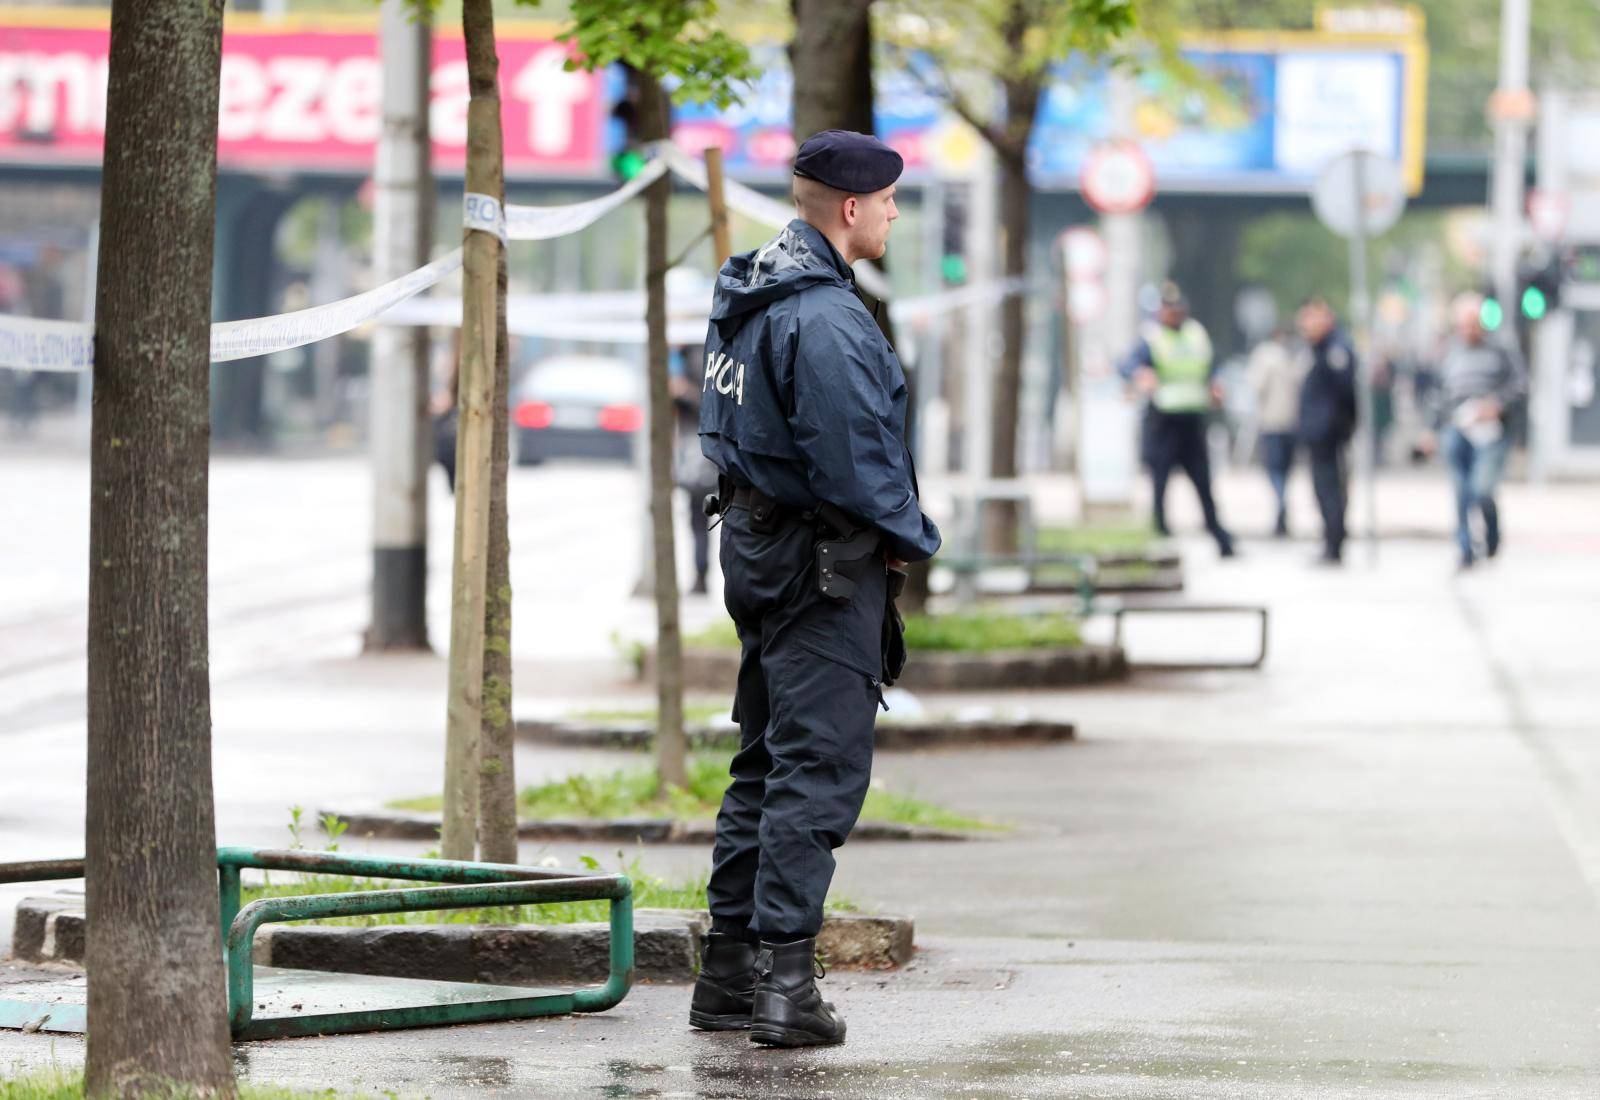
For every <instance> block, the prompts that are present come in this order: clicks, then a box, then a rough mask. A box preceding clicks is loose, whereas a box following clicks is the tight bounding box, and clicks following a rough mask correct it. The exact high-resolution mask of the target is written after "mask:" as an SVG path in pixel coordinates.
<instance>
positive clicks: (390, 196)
mask: <svg viewBox="0 0 1600 1100" xmlns="http://www.w3.org/2000/svg"><path fill="white" fill-rule="evenodd" d="M381 19H382V27H381V42H382V47H381V48H382V55H383V132H382V136H381V137H380V138H379V141H378V157H377V166H376V169H375V171H374V173H373V183H374V185H375V187H374V195H373V252H374V254H375V256H376V258H377V267H378V272H377V277H378V281H379V282H387V281H389V280H390V279H396V278H399V277H400V276H401V275H404V274H405V273H406V272H408V271H412V270H414V269H416V268H418V267H421V266H423V265H424V264H426V263H427V262H428V255H429V253H430V252H431V251H432V248H433V169H432V164H431V161H430V149H429V144H428V140H429V139H428V100H429V88H428V77H429V73H430V71H431V68H432V66H431V58H432V52H433V51H432V41H433V32H432V27H431V24H430V22H429V19H428V17H427V16H426V15H425V14H420V13H414V12H413V10H412V9H411V8H410V6H408V5H407V4H406V3H405V0H383V7H382V16H381ZM428 346H429V341H428V330H427V329H426V328H422V327H420V326H416V327H400V326H396V325H380V326H379V327H378V329H377V332H376V333H375V334H374V336H373V340H372V363H371V366H370V374H369V377H370V378H371V410H370V411H371V448H372V450H371V453H372V472H373V509H372V512H373V517H372V518H373V527H372V547H373V549H372V619H371V626H370V627H369V628H368V631H367V640H366V648H367V649H369V650H392V649H426V648H428V614H427V590H428V546H427V544H428V463H429V458H430V455H431V452H432V447H431V445H430V443H431V437H432V424H431V421H430V419H429V414H428V389H429V386H428Z"/></svg>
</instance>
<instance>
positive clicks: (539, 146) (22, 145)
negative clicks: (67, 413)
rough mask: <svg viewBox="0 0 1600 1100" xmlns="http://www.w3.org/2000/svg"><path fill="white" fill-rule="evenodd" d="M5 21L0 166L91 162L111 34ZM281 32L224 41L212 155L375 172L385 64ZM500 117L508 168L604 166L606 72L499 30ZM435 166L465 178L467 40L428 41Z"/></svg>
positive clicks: (367, 42) (319, 39) (233, 161)
mask: <svg viewBox="0 0 1600 1100" xmlns="http://www.w3.org/2000/svg"><path fill="white" fill-rule="evenodd" d="M49 18H50V17H49V16H48V15H43V14H42V13H41V15H40V16H38V17H33V16H32V15H31V13H29V19H30V21H29V22H28V23H27V24H24V25H16V24H14V23H13V24H0V161H12V162H23V163H34V164H37V163H54V164H60V163H79V164H95V163H98V162H99V160H100V156H101V148H102V145H103V143H104V140H105V119H106V111H105V103H106V73H107V69H108V63H107V55H108V53H109V46H110V41H109V32H108V31H107V30H106V29H105V28H104V27H91V26H84V25H81V22H82V21H81V20H80V21H78V22H79V25H61V26H51V25H48V21H49ZM346 26H348V24H346V23H342V24H340V25H339V26H338V28H337V29H327V30H321V29H318V30H308V29H294V30H289V29H283V30H279V29H273V28H272V27H271V26H269V25H267V24H263V23H260V22H258V21H254V20H250V21H247V20H244V19H239V20H229V22H228V24H227V25H226V27H225V29H224V31H223V36H222V82H221V91H220V97H219V98H220V102H219V111H218V119H217V141H218V146H217V156H218V160H219V162H220V163H221V164H222V165H224V166H227V167H239V168H273V169H280V170H291V171H292V170H295V169H306V170H313V171H314V170H319V169H320V170H352V169H353V170H357V171H365V172H370V171H371V170H372V161H373V152H374V146H375V145H376V142H377V139H378V134H379V131H380V129H381V127H382V116H381V113H380V103H379V97H380V93H381V88H382V69H381V66H380V63H379V59H378V40H377V35H376V33H375V32H374V31H373V30H371V29H361V30H349V29H344V28H345V27H346ZM499 53H500V88H501V96H502V99H501V110H502V116H503V121H504V126H505V157H506V170H507V172H509V173H519V172H520V173H540V174H545V173H564V174H574V175H577V174H588V173H594V172H599V171H600V170H601V168H602V164H601V162H602V155H601V154H602V138H603V123H604V119H605V110H606V106H605V102H604V97H603V94H602V86H601V80H602V77H601V76H600V74H598V73H586V72H582V71H579V72H567V71H565V70H564V68H563V65H564V64H565V62H566V60H567V58H568V57H569V56H570V54H571V51H570V49H569V48H568V47H567V46H566V45H565V44H563V43H560V42H556V41H553V40H552V39H550V38H549V37H547V36H544V35H542V34H531V33H528V32H521V33H519V32H518V31H517V29H516V28H515V26H514V25H513V26H511V27H505V26H502V27H501V28H500V36H499ZM432 91H433V98H432V106H431V111H430V116H429V124H430V125H431V126H432V133H433V151H434V157H435V164H436V166H437V167H438V168H439V169H441V170H444V171H451V170H456V171H459V170H460V168H461V166H462V165H463V164H464V162H465V157H466V138H467V63H466V51H465V47H464V45H463V43H462V40H461V37H460V35H459V34H456V35H450V34H444V33H439V34H436V35H435V38H434V46H433V74H432Z"/></svg>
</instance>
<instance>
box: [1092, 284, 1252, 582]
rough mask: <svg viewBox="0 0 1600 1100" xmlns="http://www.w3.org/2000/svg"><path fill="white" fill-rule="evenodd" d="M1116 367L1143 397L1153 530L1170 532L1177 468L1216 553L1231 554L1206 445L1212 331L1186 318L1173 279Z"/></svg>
mask: <svg viewBox="0 0 1600 1100" xmlns="http://www.w3.org/2000/svg"><path fill="white" fill-rule="evenodd" d="M1120 370H1121V373H1122V376H1123V377H1124V378H1126V379H1128V380H1129V381H1130V382H1132V383H1133V385H1134V387H1135V388H1136V389H1137V390H1138V391H1139V393H1140V394H1142V395H1143V396H1144V397H1145V399H1146V401H1147V405H1146V407H1145V417H1144V445H1143V450H1144V460H1145V464H1146V465H1148V466H1149V467H1150V484H1151V489H1152V490H1153V495H1154V501H1153V510H1154V512H1155V525H1156V530H1157V531H1159V532H1160V533H1161V534H1163V535H1167V534H1170V532H1169V531H1168V529H1167V514H1166V497H1167V478H1168V477H1170V476H1171V474H1172V471H1173V468H1174V467H1181V468H1182V469H1183V472H1184V473H1186V474H1188V475H1189V480H1190V481H1191V482H1193V483H1194V489H1195V492H1196V493H1197V494H1198V495H1199V497H1200V510H1201V512H1202V513H1203V514H1204V516H1205V522H1206V530H1207V531H1209V532H1210V533H1211V537H1212V538H1214V539H1216V540H1217V549H1218V550H1219V551H1221V553H1222V556H1223V557H1225V558H1231V557H1233V553H1234V551H1233V537H1232V536H1231V535H1229V534H1228V532H1227V530H1226V529H1224V528H1223V526H1222V521H1221V520H1220V519H1218V518H1217V505H1216V502H1215V501H1214V500H1213V499H1212V497H1211V460H1210V457H1209V456H1208V454H1207V451H1206V418H1207V415H1208V414H1209V413H1210V411H1211V409H1212V407H1213V405H1215V404H1216V403H1217V401H1218V397H1219V392H1218V390H1217V387H1216V385H1215V382H1214V380H1213V373H1214V364H1213V360H1212V354H1211V337H1210V336H1208V335H1206V330H1205V326H1203V325H1202V324H1200V322H1199V321H1196V320H1195V319H1194V318H1193V317H1190V316H1189V304H1188V302H1187V301H1185V300H1184V297H1183V292H1182V291H1181V290H1179V289H1178V287H1177V285H1176V284H1174V283H1170V282H1169V283H1166V284H1165V285H1163V286H1162V288H1161V305H1160V308H1159V309H1158V310H1157V311H1156V316H1155V319H1154V320H1153V321H1150V322H1147V323H1146V324H1145V325H1144V326H1143V327H1142V328H1141V329H1140V331H1139V343H1138V345H1137V346H1135V347H1134V349H1133V351H1132V352H1130V353H1129V355H1128V357H1127V358H1126V359H1124V360H1123V362H1122V365H1121V367H1120Z"/></svg>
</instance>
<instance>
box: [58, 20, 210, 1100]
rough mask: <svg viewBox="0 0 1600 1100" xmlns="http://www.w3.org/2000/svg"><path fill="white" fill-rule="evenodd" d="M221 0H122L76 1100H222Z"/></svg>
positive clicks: (93, 525) (95, 477) (99, 399)
mask: <svg viewBox="0 0 1600 1100" xmlns="http://www.w3.org/2000/svg"><path fill="white" fill-rule="evenodd" d="M221 49H222V5H221V3H218V2H216V0H207V2H203V3H193V4H169V3H160V2H157V0H115V3H114V4H113V5H112V10H111V60H110V79H109V95H108V99H107V115H106V142H105V168H104V176H103V179H104V183H103V185H102V195H103V199H102V208H101V231H100V257H99V269H98V275H97V286H96V294H95V303H96V304H95V316H96V319H97V322H98V336H97V339H96V347H95V371H94V373H95V379H94V381H95V386H94V420H93V429H92V436H91V444H90V485H91V496H90V505H89V560H90V562H91V568H90V574H89V634H88V657H89V677H88V688H89V691H88V791H87V797H88V812H87V815H86V820H85V834H86V837H87V842H88V899H87V904H88V941H87V946H86V962H87V965H88V968H89V972H90V974H92V975H93V980H92V981H91V982H90V984H89V1004H88V1012H89V1031H88V1053H87V1064H86V1068H85V1074H86V1091H87V1093H88V1095H90V1096H94V1097H125V1096H141V1095H154V1094H160V1095H167V1093H168V1091H169V1090H171V1089H172V1088H173V1087H174V1086H176V1087H179V1088H182V1089H185V1090H190V1091H195V1092H200V1093H205V1094H211V1095H220V1096H232V1095H233V1094H234V1081H233V1066H232V1060H231V1058H230V1052H229V1036H228V1023H227V995H226V992H225V985H224V979H223V969H222V943H221V938H220V935H219V933H218V924H217V850H216V844H217V840H216V820H215V807H214V805H213V800H212V785H211V696H210V679H209V667H208V654H207V638H208V635H207V622H206V614H207V593H206V582H207V567H206V563H207V557H206V550H207V548H206V537H207V513H206V509H207V496H206V494H207V487H208V478H207V461H208V457H209V456H208V450H209V442H210V411H209V402H210V371H211V367H210V338H211V337H210V331H211V330H210V326H211V259H212V245H213V234H214V225H215V211H216V160H217V157H216V154H217V88H218V79H219V70H220V63H221Z"/></svg>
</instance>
